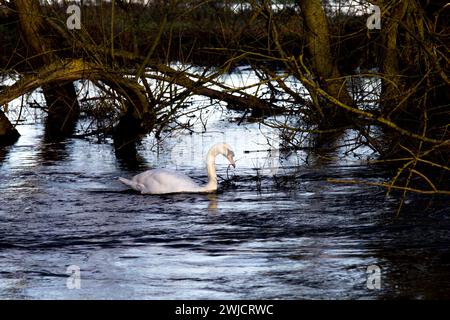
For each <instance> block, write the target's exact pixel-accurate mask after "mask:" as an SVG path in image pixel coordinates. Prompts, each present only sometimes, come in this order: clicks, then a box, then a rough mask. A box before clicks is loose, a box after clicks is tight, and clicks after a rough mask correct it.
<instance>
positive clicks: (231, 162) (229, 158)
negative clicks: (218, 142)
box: [227, 150, 236, 168]
mask: <svg viewBox="0 0 450 320" xmlns="http://www.w3.org/2000/svg"><path fill="white" fill-rule="evenodd" d="M233 157H234V152H233V151H231V150H228V152H227V159H228V161H230V164H231V165H232V166H233V168H236V163H235V162H234V159H233Z"/></svg>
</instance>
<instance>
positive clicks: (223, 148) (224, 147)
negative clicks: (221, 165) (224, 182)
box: [215, 143, 236, 168]
mask: <svg viewBox="0 0 450 320" xmlns="http://www.w3.org/2000/svg"><path fill="white" fill-rule="evenodd" d="M215 147H216V150H217V153H219V154H222V155H224V156H225V158H227V159H228V161H229V162H230V164H231V165H232V166H233V168H236V163H235V162H234V152H233V150H231V148H230V146H229V145H228V144H226V143H219V144H217V145H216V146H215Z"/></svg>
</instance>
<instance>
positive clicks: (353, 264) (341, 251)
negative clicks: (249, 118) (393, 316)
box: [0, 125, 450, 299]
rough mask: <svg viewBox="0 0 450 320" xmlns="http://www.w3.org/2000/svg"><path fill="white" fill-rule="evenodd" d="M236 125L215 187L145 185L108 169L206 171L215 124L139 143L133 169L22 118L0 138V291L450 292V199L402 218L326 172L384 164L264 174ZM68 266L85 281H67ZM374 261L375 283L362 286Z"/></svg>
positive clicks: (24, 295) (13, 295)
mask: <svg viewBox="0 0 450 320" xmlns="http://www.w3.org/2000/svg"><path fill="white" fill-rule="evenodd" d="M239 130H240V131H238V132H237V133H236V132H235V133H234V134H233V133H232V134H230V135H229V136H228V137H227V141H229V142H230V144H231V145H234V146H235V148H236V150H235V151H236V158H237V159H238V161H237V169H236V170H233V171H231V172H228V178H227V167H226V165H225V163H226V162H225V161H222V160H221V161H218V173H219V175H220V176H221V177H222V179H219V182H220V183H221V186H220V190H219V192H218V193H217V194H215V195H193V194H192V195H167V196H142V195H139V194H136V193H134V192H131V191H129V190H126V188H125V187H124V186H122V185H121V184H119V183H118V182H117V181H116V178H117V177H118V176H125V177H130V176H132V175H133V174H135V173H138V172H140V171H143V170H145V169H147V168H152V167H157V166H165V165H167V164H170V163H171V164H172V165H173V163H174V162H175V165H176V166H177V167H178V169H179V170H181V171H183V172H185V173H186V174H189V175H190V176H192V177H193V178H195V179H198V180H200V181H205V180H206V175H205V172H204V169H203V165H202V164H201V162H202V159H203V155H204V153H205V150H207V149H208V147H209V146H210V145H211V142H212V141H213V140H215V139H216V138H217V137H215V136H213V135H212V136H205V135H199V136H197V138H196V139H197V140H192V141H191V142H190V145H189V147H188V146H186V143H185V144H184V145H177V144H176V142H174V141H169V142H166V145H165V146H166V147H165V148H164V147H162V148H161V149H159V152H152V151H149V146H148V145H146V144H145V143H144V144H143V145H142V146H141V147H140V151H141V154H142V155H143V162H142V164H141V165H140V167H138V168H135V169H129V168H127V167H126V166H124V165H123V164H121V163H120V162H118V161H117V160H116V159H115V157H114V154H113V150H112V149H111V147H110V146H109V145H108V144H95V143H92V142H88V141H84V140H69V141H67V142H66V143H62V144H45V143H44V142H42V141H43V140H42V128H41V127H40V126H37V125H35V126H23V127H22V128H20V131H21V133H22V135H23V136H22V138H21V139H20V141H19V142H18V143H17V144H16V145H15V146H13V147H11V148H8V149H3V150H1V151H0V230H1V233H0V298H3V299H30V298H31V299H48V298H56V299H74V298H75V299H92V298H95V299H113V298H120V299H139V298H143V299H303V298H313V299H324V298H327V299H380V298H381V299H385V298H405V297H406V298H414V299H416V298H417V299H423V298H450V269H449V267H450V249H449V240H450V212H449V210H448V204H449V202H448V199H445V198H443V199H437V198H436V199H433V202H432V203H431V206H430V201H429V200H430V198H426V199H421V198H417V197H412V198H410V199H408V201H407V203H406V204H405V207H404V210H403V211H402V213H401V214H400V216H398V217H397V216H396V215H395V212H396V209H397V206H398V200H397V199H396V198H395V196H393V197H390V198H386V196H385V192H384V190H381V189H377V188H369V187H362V186H348V185H332V184H329V183H327V182H326V179H327V178H330V177H331V178H359V179H368V180H380V179H383V178H384V173H383V172H381V171H380V169H374V168H370V167H367V166H363V165H356V164H352V165H343V164H340V163H336V162H332V161H331V162H328V163H321V164H320V165H319V164H314V162H313V163H312V164H309V165H305V164H301V163H299V165H293V163H292V162H286V163H278V165H277V167H276V169H277V170H276V172H272V173H275V177H274V176H273V174H268V173H267V172H263V171H261V172H262V174H260V171H258V170H255V168H257V167H261V163H262V162H261V161H263V160H261V159H258V158H257V157H256V158H255V156H253V155H252V154H251V153H244V151H245V150H244V149H245V148H244V146H245V145H246V144H249V143H250V142H251V141H253V142H254V141H255V139H253V140H252V139H248V140H245V139H242V132H243V130H244V131H245V130H247V129H245V128H241V129H239ZM180 141H187V140H180ZM174 153H175V154H176V157H175V161H173V160H174V157H173V155H174ZM252 157H253V158H252ZM180 159H182V160H180ZM272 160H273V159H272ZM177 161H178V162H177ZM258 161H260V162H259V164H258V163H257V162H258ZM294 162H295V161H294ZM272 165H273V164H272ZM281 165H283V167H281ZM271 168H272V167H271ZM271 170H272V169H271ZM272 171H273V170H272ZM258 176H259V178H258ZM225 179H226V180H225ZM70 265H76V266H78V267H79V268H80V281H81V282H80V284H81V288H80V289H69V288H67V286H66V282H67V279H68V277H69V275H68V273H67V267H68V266H70ZM371 265H376V266H378V267H379V268H380V269H381V287H380V289H374V290H369V289H368V288H367V277H368V274H367V273H366V271H367V268H368V266H371Z"/></svg>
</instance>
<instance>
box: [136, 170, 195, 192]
mask: <svg viewBox="0 0 450 320" xmlns="http://www.w3.org/2000/svg"><path fill="white" fill-rule="evenodd" d="M132 181H134V182H136V183H138V184H140V185H143V186H144V189H143V190H141V192H142V193H149V194H161V193H175V192H195V191H198V190H199V188H200V187H199V186H198V184H197V183H195V182H194V181H193V180H192V179H191V178H189V177H188V176H186V175H184V174H182V173H179V172H176V171H172V170H168V169H154V170H148V171H145V172H142V173H140V174H138V175H136V176H134V177H133V179H132Z"/></svg>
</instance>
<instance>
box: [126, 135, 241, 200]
mask: <svg viewBox="0 0 450 320" xmlns="http://www.w3.org/2000/svg"><path fill="white" fill-rule="evenodd" d="M219 154H222V155H224V156H225V157H226V158H227V159H228V161H230V163H231V164H232V165H233V166H234V165H235V164H234V160H233V156H234V153H233V151H231V149H230V147H229V146H228V145H227V144H225V143H219V144H215V145H214V146H212V147H211V149H210V150H209V151H208V154H207V155H206V171H207V172H208V183H207V184H206V185H204V186H200V185H198V184H197V183H196V182H194V181H193V180H192V179H191V178H189V177H188V176H186V175H184V174H182V173H179V172H176V171H173V170H169V169H153V170H148V171H145V172H142V173H140V174H138V175H136V176H134V177H133V178H132V179H131V180H129V179H125V178H119V181H121V182H122V183H124V184H126V185H127V186H129V187H131V188H133V189H134V190H136V191H139V192H140V193H142V194H165V193H188V192H189V193H190V192H193V193H200V192H213V191H216V190H217V175H216V156H217V155H219Z"/></svg>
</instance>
